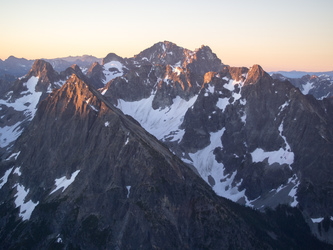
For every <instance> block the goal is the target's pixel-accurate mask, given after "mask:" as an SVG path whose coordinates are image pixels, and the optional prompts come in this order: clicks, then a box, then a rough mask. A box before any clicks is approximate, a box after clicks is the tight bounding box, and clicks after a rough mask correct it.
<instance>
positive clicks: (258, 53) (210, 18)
mask: <svg viewBox="0 0 333 250" xmlns="http://www.w3.org/2000/svg"><path fill="white" fill-rule="evenodd" d="M168 3H169V4H168V5H166V4H165V3H159V2H156V1H155V2H154V1H152V0H146V1H142V2H137V1H134V0H127V1H126V2H119V1H118V2H116V1H106V0H96V1H94V2H93V3H92V2H91V1H88V0H81V1H76V0H73V1H65V0H58V1H56V2H52V3H49V2H47V1H41V0H32V1H28V2H27V1H23V0H13V1H8V2H3V3H0V7H1V8H0V25H1V27H0V30H1V46H0V58H1V59H2V60H5V59H6V58H8V57H9V56H11V55H13V56H15V57H18V58H22V57H23V58H27V59H39V58H47V59H50V58H59V57H66V56H80V55H84V54H88V55H93V56H96V57H99V58H104V57H105V56H106V55H107V54H108V53H110V52H113V53H116V54H118V55H119V56H122V57H132V56H134V55H136V54H138V53H140V52H141V51H142V50H144V49H146V48H148V47H150V46H152V45H153V44H155V43H157V42H160V41H164V40H167V41H170V42H173V43H176V44H177V45H178V46H181V47H184V48H187V49H190V50H194V49H195V48H199V47H200V46H201V45H203V44H204V45H207V46H209V47H210V48H211V49H212V51H213V52H214V53H216V54H217V56H218V57H219V58H220V59H221V60H222V62H223V63H225V64H228V65H230V66H245V67H250V66H252V65H253V64H259V65H261V66H262V67H263V68H264V69H265V70H266V71H277V70H286V71H291V70H301V71H332V70H333V29H332V27H333V15H331V13H330V12H331V11H330V10H332V9H333V1H330V0H318V1H315V2H314V1H311V0H303V1H300V0H294V1H287V0H282V1H278V2H274V3H271V2H269V3H268V1H264V0H257V1H245V0H239V1H237V3H235V2H231V1H223V0H222V1H218V0H211V1H209V3H210V4H205V3H203V2H201V1H198V0H193V1H175V0H169V2H168Z"/></svg>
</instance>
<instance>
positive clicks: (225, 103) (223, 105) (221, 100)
mask: <svg viewBox="0 0 333 250" xmlns="http://www.w3.org/2000/svg"><path fill="white" fill-rule="evenodd" d="M228 105H229V98H219V99H218V100H217V103H216V107H218V108H219V109H221V110H222V112H224V110H225V108H226V107H227V106H228Z"/></svg>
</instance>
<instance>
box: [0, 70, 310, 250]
mask: <svg viewBox="0 0 333 250" xmlns="http://www.w3.org/2000/svg"><path fill="white" fill-rule="evenodd" d="M14 151H15V152H14V155H12V157H10V158H8V159H7V160H6V161H4V162H2V163H1V167H2V168H1V169H6V172H5V174H4V176H5V178H2V182H1V187H0V188H1V189H0V193H1V195H0V197H1V203H0V212H1V219H0V224H1V228H2V230H1V232H0V239H1V242H2V246H3V247H5V248H20V247H23V246H24V247H28V248H53V247H62V248H123V249H128V248H144V249H147V248H149V249H150V248H176V249H184V248H186V249H187V248H188V249H193V248H210V249H221V248H222V249H226V248H246V249H276V248H281V249H283V248H285V247H286V246H288V247H289V246H294V247H297V246H298V245H297V243H294V242H293V241H292V238H290V237H289V236H288V235H286V234H285V233H284V232H283V231H282V230H281V229H280V228H279V227H274V225H275V224H274V223H272V222H268V220H266V219H264V217H262V216H261V215H260V214H259V213H257V212H255V211H252V210H250V209H248V208H244V207H241V206H239V205H236V204H233V203H232V202H230V201H227V200H225V199H223V198H220V197H218V196H216V195H215V194H214V193H213V192H212V190H211V189H210V188H209V186H208V185H207V184H206V183H205V182H203V181H202V179H201V178H200V177H198V176H197V175H196V174H195V173H194V172H193V171H192V170H191V169H189V168H188V167H187V166H186V165H184V163H182V162H181V161H180V160H179V159H178V158H177V157H176V156H174V155H173V154H172V153H171V152H170V151H169V150H168V149H167V148H166V147H165V146H164V145H162V144H161V143H160V142H158V141H157V140H156V138H154V137H153V136H151V135H150V134H148V133H147V132H146V131H144V130H143V129H142V128H141V127H140V126H139V125H138V124H137V123H136V122H135V121H133V120H132V119H131V118H129V117H126V116H125V115H123V114H122V113H121V111H119V110H117V109H116V108H115V107H113V106H112V104H111V103H109V102H108V101H106V99H105V98H104V97H103V96H102V95H101V94H99V93H98V92H97V91H96V90H95V89H94V88H93V87H92V86H90V85H88V84H87V83H85V82H84V81H82V80H81V79H80V78H78V77H77V76H75V75H72V76H71V77H70V78H69V79H68V80H67V82H66V83H65V84H64V85H63V86H62V87H61V89H59V90H57V91H55V92H53V93H52V94H51V95H50V96H49V97H48V98H47V99H46V100H44V101H43V102H42V103H41V104H40V105H39V108H38V110H37V113H36V115H35V117H34V119H33V120H32V122H31V124H30V125H29V127H28V128H27V130H25V132H24V133H23V134H22V136H21V137H20V138H19V139H18V141H17V143H16V146H15V150H14ZM277 238H279V240H277ZM310 238H311V237H310ZM312 240H313V239H312ZM313 242H314V241H312V243H313Z"/></svg>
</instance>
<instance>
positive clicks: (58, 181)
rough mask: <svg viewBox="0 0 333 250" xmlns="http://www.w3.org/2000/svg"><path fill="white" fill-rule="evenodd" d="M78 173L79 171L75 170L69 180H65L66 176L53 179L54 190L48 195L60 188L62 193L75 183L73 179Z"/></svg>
mask: <svg viewBox="0 0 333 250" xmlns="http://www.w3.org/2000/svg"><path fill="white" fill-rule="evenodd" d="M79 172H80V170H76V171H75V172H74V173H72V175H71V178H70V179H67V178H66V176H64V177H61V178H59V179H55V185H56V188H55V189H54V190H53V191H52V192H51V193H50V195H51V194H53V193H54V192H56V191H57V190H59V189H60V188H63V190H62V192H64V191H65V190H66V188H67V187H68V186H69V185H71V184H72V183H73V182H74V181H75V178H76V176H77V175H78V174H79Z"/></svg>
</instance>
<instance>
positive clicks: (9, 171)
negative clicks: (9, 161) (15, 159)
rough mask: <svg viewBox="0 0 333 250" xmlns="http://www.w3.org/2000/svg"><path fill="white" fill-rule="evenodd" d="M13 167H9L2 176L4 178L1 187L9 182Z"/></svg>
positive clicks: (0, 180) (1, 180)
mask: <svg viewBox="0 0 333 250" xmlns="http://www.w3.org/2000/svg"><path fill="white" fill-rule="evenodd" d="M12 170H13V168H10V169H8V170H7V171H6V172H5V174H4V176H2V178H1V179H0V189H1V188H2V187H3V186H4V185H5V184H6V183H7V180H8V176H9V174H10V173H11V172H12Z"/></svg>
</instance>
